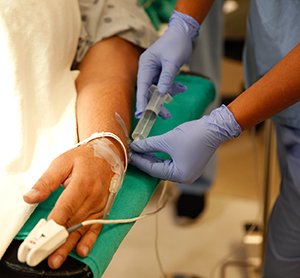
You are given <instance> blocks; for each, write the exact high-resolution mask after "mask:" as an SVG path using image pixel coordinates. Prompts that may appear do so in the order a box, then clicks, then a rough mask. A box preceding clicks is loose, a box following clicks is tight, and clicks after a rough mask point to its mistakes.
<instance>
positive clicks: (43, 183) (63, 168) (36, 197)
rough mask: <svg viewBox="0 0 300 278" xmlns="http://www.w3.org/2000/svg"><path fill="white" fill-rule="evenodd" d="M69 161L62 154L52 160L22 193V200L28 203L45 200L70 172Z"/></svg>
mask: <svg viewBox="0 0 300 278" xmlns="http://www.w3.org/2000/svg"><path fill="white" fill-rule="evenodd" d="M69 161H70V160H68V159H67V156H64V155H61V156H59V157H57V158H56V159H55V160H53V161H52V162H51V164H50V165H49V167H48V169H47V170H46V171H45V172H44V173H43V175H42V176H41V177H40V178H39V179H38V181H37V182H36V183H35V184H34V186H33V187H32V188H31V189H30V190H29V191H28V192H27V193H25V194H24V196H23V199H24V201H25V202H26V203H29V204H35V203H40V202H43V201H45V200H46V199H47V198H48V196H49V195H50V194H51V193H52V192H53V191H55V190H56V189H57V188H58V187H59V186H60V185H61V184H62V183H63V182H64V181H65V180H66V179H67V177H68V176H69V174H70V173H71V169H72V168H71V167H70V165H69V163H68V162H69Z"/></svg>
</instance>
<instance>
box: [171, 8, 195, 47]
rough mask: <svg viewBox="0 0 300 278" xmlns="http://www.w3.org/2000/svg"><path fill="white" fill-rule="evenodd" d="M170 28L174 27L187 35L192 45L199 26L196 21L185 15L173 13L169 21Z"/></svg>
mask: <svg viewBox="0 0 300 278" xmlns="http://www.w3.org/2000/svg"><path fill="white" fill-rule="evenodd" d="M171 26H176V27H177V28H179V29H181V30H183V31H184V32H185V33H187V34H188V35H189V37H190V38H191V40H192V42H193V43H194V42H195V39H196V38H197V37H198V36H199V30H200V24H199V23H198V22H197V20H195V19H194V18H193V17H191V16H189V15H187V14H184V13H181V12H178V11H173V12H172V15H171V18H170V21H169V27H171Z"/></svg>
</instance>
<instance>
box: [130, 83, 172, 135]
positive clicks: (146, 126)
mask: <svg viewBox="0 0 300 278" xmlns="http://www.w3.org/2000/svg"><path fill="white" fill-rule="evenodd" d="M149 91H150V93H151V94H152V97H151V98H150V101H149V103H148V105H147V107H146V109H145V112H144V114H143V115H142V117H141V118H140V120H139V122H138V124H137V126H136V127H135V129H134V131H133V133H132V138H133V141H138V140H141V139H145V138H147V136H148V135H149V133H150V130H151V128H152V126H153V124H154V122H155V120H156V117H157V115H158V113H159V111H160V109H161V108H162V106H163V105H164V103H169V102H170V101H171V100H172V97H171V95H169V94H165V95H161V94H160V92H159V91H158V89H157V86H155V85H151V86H150V88H149Z"/></svg>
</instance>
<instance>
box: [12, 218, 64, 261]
mask: <svg viewBox="0 0 300 278" xmlns="http://www.w3.org/2000/svg"><path fill="white" fill-rule="evenodd" d="M68 236H69V233H68V232H67V230H66V228H65V227H64V226H61V225H58V224H57V223H56V222H55V221H53V220H52V219H51V220H49V221H46V219H41V220H40V221H39V222H38V223H37V224H36V226H35V227H34V228H33V230H32V231H31V232H30V234H29V235H28V236H27V238H26V239H25V240H24V241H23V242H22V244H21V245H20V247H19V250H18V260H19V261H20V262H21V263H25V262H26V263H27V264H28V265H29V266H36V265H38V264H39V263H40V262H41V261H43V260H44V259H46V258H47V257H48V256H49V255H50V254H52V253H53V252H54V251H55V250H56V249H57V248H58V247H60V246H61V245H62V244H63V243H65V242H66V240H67V238H68Z"/></svg>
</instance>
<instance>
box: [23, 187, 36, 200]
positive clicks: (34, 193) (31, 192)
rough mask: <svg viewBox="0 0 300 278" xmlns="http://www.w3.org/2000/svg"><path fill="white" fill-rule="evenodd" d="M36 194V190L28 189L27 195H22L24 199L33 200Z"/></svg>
mask: <svg viewBox="0 0 300 278" xmlns="http://www.w3.org/2000/svg"><path fill="white" fill-rule="evenodd" d="M36 194H37V190H36V189H34V188H33V189H30V190H29V191H28V192H27V193H25V194H24V197H27V198H29V199H31V198H33V197H34V196H35V195H36Z"/></svg>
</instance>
